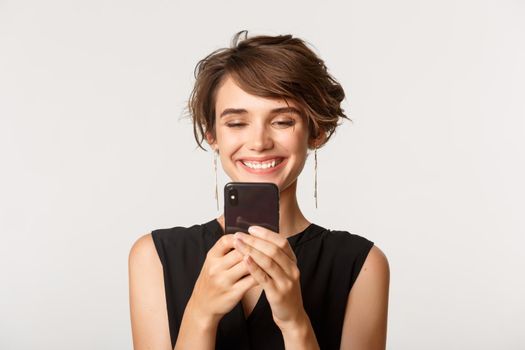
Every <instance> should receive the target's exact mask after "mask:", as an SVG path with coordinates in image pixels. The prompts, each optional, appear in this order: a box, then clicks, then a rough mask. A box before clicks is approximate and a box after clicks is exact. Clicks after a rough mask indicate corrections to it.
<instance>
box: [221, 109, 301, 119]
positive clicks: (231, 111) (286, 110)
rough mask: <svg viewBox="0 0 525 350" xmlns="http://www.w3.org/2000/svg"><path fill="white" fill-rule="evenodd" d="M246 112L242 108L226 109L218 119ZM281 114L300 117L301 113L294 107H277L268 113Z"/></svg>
mask: <svg viewBox="0 0 525 350" xmlns="http://www.w3.org/2000/svg"><path fill="white" fill-rule="evenodd" d="M246 113H248V111H247V110H246V109H244V108H226V109H225V110H224V111H222V113H221V115H220V117H219V118H222V117H224V116H225V115H229V114H246ZM283 113H294V114H297V115H301V111H299V110H298V109H297V108H295V107H279V108H274V109H272V110H271V111H270V114H283Z"/></svg>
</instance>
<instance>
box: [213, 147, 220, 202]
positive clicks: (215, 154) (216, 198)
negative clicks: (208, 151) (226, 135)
mask: <svg viewBox="0 0 525 350" xmlns="http://www.w3.org/2000/svg"><path fill="white" fill-rule="evenodd" d="M218 153H219V152H218V151H217V150H213V169H214V171H215V201H216V202H217V211H219V191H218V189H217V154H218Z"/></svg>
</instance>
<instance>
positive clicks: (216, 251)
mask: <svg viewBox="0 0 525 350" xmlns="http://www.w3.org/2000/svg"><path fill="white" fill-rule="evenodd" d="M232 248H233V235H231V234H225V235H223V236H222V237H221V238H219V240H218V241H217V242H215V244H214V245H213V247H211V249H210V250H209V251H208V255H209V256H213V257H221V256H224V255H225V254H226V253H228V252H229V251H230V250H231V249H232Z"/></svg>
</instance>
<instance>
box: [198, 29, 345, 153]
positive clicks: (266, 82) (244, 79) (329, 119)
mask: <svg viewBox="0 0 525 350" xmlns="http://www.w3.org/2000/svg"><path fill="white" fill-rule="evenodd" d="M243 34H244V38H243V39H242V40H241V36H242V35H243ZM194 73H195V79H196V81H195V86H194V88H193V91H192V93H191V95H190V99H189V101H188V111H189V114H190V116H191V118H192V120H193V132H194V135H195V140H196V141H197V144H198V145H199V147H200V148H202V149H204V148H203V147H202V142H203V140H204V138H205V134H206V132H207V131H209V132H210V133H211V135H212V136H213V138H215V96H216V93H217V90H218V87H219V86H220V83H221V82H222V81H223V78H224V77H226V76H228V75H229V76H231V77H232V78H233V79H234V80H235V82H236V83H237V84H239V86H240V87H241V88H242V89H243V90H245V91H246V92H248V93H250V94H253V95H256V96H260V97H266V98H283V99H285V100H293V101H296V102H297V103H298V104H299V106H300V107H301V109H303V113H304V114H305V115H304V116H305V117H306V119H307V121H308V128H309V135H310V138H317V137H319V136H320V135H319V132H324V133H325V136H326V139H325V140H324V142H322V144H319V145H318V146H317V147H321V146H322V145H324V144H325V143H326V142H327V141H328V140H329V139H330V137H331V136H332V134H333V133H334V131H335V129H336V127H337V126H339V124H338V123H337V122H338V120H339V118H345V119H348V120H350V119H349V118H348V117H347V116H346V115H345V114H344V111H343V109H342V108H341V101H342V100H343V99H344V97H345V93H344V90H343V88H342V87H341V85H340V84H339V83H338V82H337V81H336V80H335V79H334V78H333V77H332V76H331V75H330V74H329V73H328V70H327V68H326V66H325V64H324V61H323V60H321V59H320V58H319V57H318V56H317V55H316V54H315V53H314V52H313V51H312V50H311V49H310V48H309V47H308V46H307V45H306V44H305V42H304V41H303V40H301V39H299V38H294V37H292V35H279V36H254V37H251V38H248V32H247V31H241V32H239V33H237V34H236V35H235V36H234V37H233V40H232V44H231V47H230V48H223V49H219V50H216V51H214V52H212V53H211V54H209V55H208V56H207V57H205V58H204V59H202V60H201V61H199V62H198V63H197V66H196V67H195V72H194Z"/></svg>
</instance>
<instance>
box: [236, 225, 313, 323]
mask: <svg viewBox="0 0 525 350" xmlns="http://www.w3.org/2000/svg"><path fill="white" fill-rule="evenodd" d="M248 231H249V232H250V234H249V235H248V234H245V233H242V232H237V233H236V234H235V235H234V237H235V243H234V246H235V248H236V249H237V250H238V251H240V252H241V253H242V254H243V255H244V261H246V265H247V267H248V271H249V272H250V274H251V276H253V278H254V279H255V280H256V281H257V283H258V284H259V285H261V286H262V287H263V289H264V291H265V293H266V298H267V299H268V302H269V303H270V306H271V309H272V314H273V320H274V321H275V323H276V324H277V326H278V327H279V328H280V329H281V330H283V329H285V328H287V327H294V326H295V325H297V324H299V323H301V322H303V321H304V317H305V315H306V312H305V311H304V307H303V299H302V295H301V285H300V280H299V276H300V274H299V269H298V268H297V258H296V257H295V254H294V252H293V250H292V248H291V247H290V244H289V243H288V240H287V239H286V238H284V237H282V236H280V235H279V234H277V233H275V232H273V231H271V230H268V229H266V228H264V227H260V226H251V227H250V228H249V230H248Z"/></svg>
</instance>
